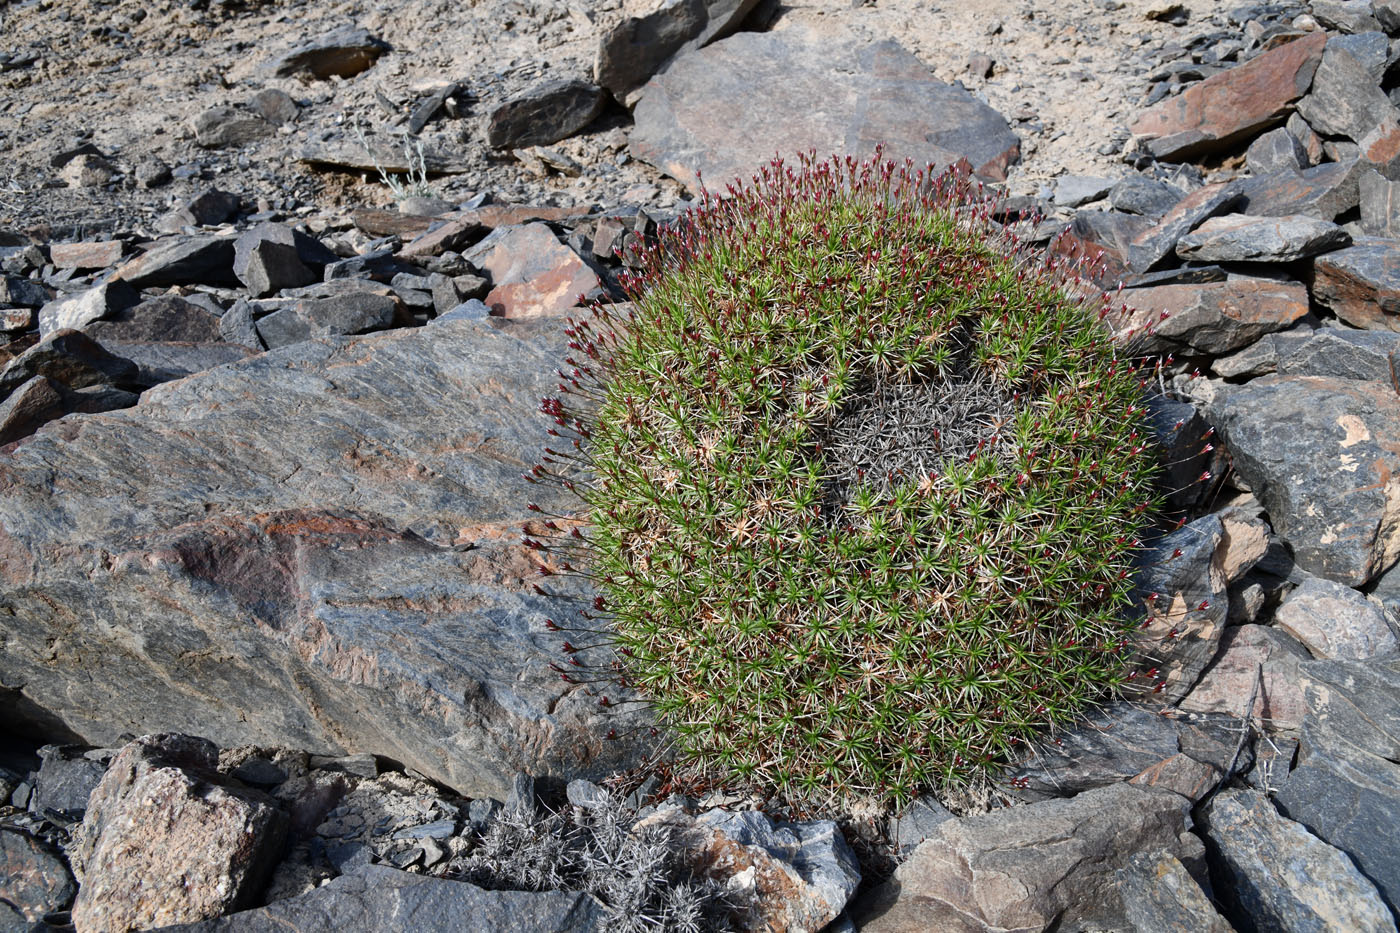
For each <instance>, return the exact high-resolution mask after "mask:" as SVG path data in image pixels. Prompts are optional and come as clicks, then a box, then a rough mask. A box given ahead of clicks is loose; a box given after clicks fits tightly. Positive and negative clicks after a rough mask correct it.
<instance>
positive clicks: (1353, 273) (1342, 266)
mask: <svg viewBox="0 0 1400 933" xmlns="http://www.w3.org/2000/svg"><path fill="white" fill-rule="evenodd" d="M1312 294H1313V299H1314V300H1315V301H1317V303H1318V304H1320V305H1322V306H1323V307H1324V308H1327V309H1328V310H1330V311H1331V312H1332V313H1333V314H1335V315H1337V317H1339V318H1341V319H1342V320H1343V321H1345V322H1347V323H1348V324H1350V325H1351V326H1353V327H1364V328H1368V329H1373V330H1393V331H1400V243H1397V242H1396V241H1395V240H1392V239H1388V238H1382V237H1361V238H1360V239H1358V240H1357V241H1356V242H1355V243H1353V244H1352V245H1351V246H1349V247H1347V248H1346V249H1341V250H1337V251H1336V252H1333V253H1328V254H1327V255H1325V256H1319V257H1318V258H1317V259H1316V260H1315V261H1314V263H1313V293H1312Z"/></svg>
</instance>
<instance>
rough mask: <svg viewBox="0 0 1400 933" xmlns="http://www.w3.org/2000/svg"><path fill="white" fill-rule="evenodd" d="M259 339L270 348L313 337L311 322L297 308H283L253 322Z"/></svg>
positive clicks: (274, 348) (273, 348)
mask: <svg viewBox="0 0 1400 933" xmlns="http://www.w3.org/2000/svg"><path fill="white" fill-rule="evenodd" d="M253 326H254V328H256V330H257V335H258V340H259V342H260V343H262V344H263V346H265V347H267V348H268V349H269V350H276V349H278V348H280V347H288V346H291V345H292V344H294V343H301V342H302V341H304V340H310V339H311V322H310V321H308V320H307V319H306V318H304V317H302V316H301V315H300V314H298V313H297V312H296V309H295V308H282V309H281V310H279V311H274V312H272V313H271V314H269V315H267V316H265V317H261V318H258V319H257V320H256V321H254V322H253Z"/></svg>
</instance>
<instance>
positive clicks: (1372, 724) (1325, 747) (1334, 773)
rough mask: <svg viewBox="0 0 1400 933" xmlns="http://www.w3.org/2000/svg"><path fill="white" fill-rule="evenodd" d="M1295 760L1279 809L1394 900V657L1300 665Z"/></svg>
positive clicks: (1398, 699) (1399, 806)
mask: <svg viewBox="0 0 1400 933" xmlns="http://www.w3.org/2000/svg"><path fill="white" fill-rule="evenodd" d="M1301 670H1302V679H1303V695H1304V697H1305V699H1306V701H1307V704H1308V712H1307V714H1306V715H1305V716H1304V718H1303V730H1302V741H1301V744H1300V746H1299V753H1298V764H1297V767H1295V768H1294V769H1293V771H1292V773H1291V774H1289V776H1288V780H1287V781H1286V782H1285V783H1284V785H1283V787H1282V788H1280V789H1279V792H1278V796H1277V802H1278V807H1279V809H1280V810H1281V811H1282V812H1283V814H1284V816H1286V817H1288V818H1289V819H1291V820H1295V821H1297V822H1299V823H1302V824H1303V825H1304V826H1306V827H1307V828H1308V830H1309V831H1311V832H1312V833H1313V835H1315V836H1317V837H1318V838H1320V839H1322V840H1324V841H1326V842H1328V843H1330V844H1331V845H1333V846H1336V847H1337V848H1338V849H1341V850H1342V851H1343V852H1345V853H1346V854H1347V855H1349V856H1350V857H1351V860H1352V861H1353V862H1355V863H1356V867H1357V868H1359V869H1360V870H1361V874H1363V875H1364V876H1365V877H1366V878H1367V879H1369V880H1370V881H1371V882H1372V883H1373V884H1374V885H1375V886H1376V889H1377V890H1378V891H1379V892H1380V895H1381V898H1382V899H1383V900H1384V901H1385V903H1386V906H1387V907H1389V908H1390V910H1391V911H1395V910H1396V909H1397V906H1398V905H1400V835H1397V834H1396V833H1395V832H1394V829H1393V828H1394V827H1395V826H1396V825H1397V822H1396V821H1397V820H1400V765H1397V764H1396V762H1397V761H1400V660H1397V659H1393V658H1392V659H1386V660H1383V661H1312V662H1308V663H1305V664H1303V665H1301Z"/></svg>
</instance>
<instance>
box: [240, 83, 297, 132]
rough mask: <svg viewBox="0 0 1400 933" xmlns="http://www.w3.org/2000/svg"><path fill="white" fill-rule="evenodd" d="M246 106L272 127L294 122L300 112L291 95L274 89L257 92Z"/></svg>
mask: <svg viewBox="0 0 1400 933" xmlns="http://www.w3.org/2000/svg"><path fill="white" fill-rule="evenodd" d="M248 106H249V107H251V108H253V110H254V112H256V113H257V114H258V116H260V117H262V118H263V119H264V120H266V121H267V122H269V123H271V124H272V125H273V126H283V125H285V124H287V123H293V122H295V121H296V118H297V114H298V113H300V111H301V108H300V107H298V106H297V102H296V101H295V100H293V99H292V95H290V94H288V93H287V92H286V91H283V90H281V89H279V88H275V87H269V88H264V89H263V90H261V91H258V93H256V94H254V95H253V98H252V100H250V101H248Z"/></svg>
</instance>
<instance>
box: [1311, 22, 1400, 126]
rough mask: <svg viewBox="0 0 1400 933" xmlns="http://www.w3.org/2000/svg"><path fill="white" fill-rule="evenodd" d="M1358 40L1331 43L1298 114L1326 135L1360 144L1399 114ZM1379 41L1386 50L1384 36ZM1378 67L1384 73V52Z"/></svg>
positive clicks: (1349, 39)
mask: <svg viewBox="0 0 1400 933" xmlns="http://www.w3.org/2000/svg"><path fill="white" fill-rule="evenodd" d="M1314 35H1322V34H1321V33H1316V34H1314ZM1375 35H1378V36H1379V35H1380V34H1379V33H1377V34H1375ZM1355 38H1357V37H1350V36H1345V37H1344V36H1339V37H1335V38H1333V39H1331V40H1330V41H1328V43H1327V49H1326V51H1324V52H1323V54H1322V62H1321V64H1320V65H1318V68H1317V74H1316V75H1315V76H1314V77H1313V82H1312V89H1311V91H1309V93H1308V95H1307V96H1306V97H1304V98H1303V99H1302V100H1300V101H1298V113H1299V114H1301V115H1302V117H1303V119H1305V120H1307V121H1308V125H1310V126H1311V127H1312V128H1313V129H1314V130H1316V131H1317V132H1319V133H1321V134H1322V135H1324V136H1344V137H1346V138H1347V139H1351V140H1353V141H1356V142H1360V141H1361V140H1362V139H1364V138H1365V137H1366V135H1367V134H1368V133H1370V132H1371V131H1372V130H1374V129H1375V128H1376V127H1378V126H1380V125H1381V123H1383V122H1386V121H1394V120H1395V118H1396V117H1397V116H1400V112H1397V111H1396V109H1395V105H1393V104H1392V103H1391V102H1390V99H1389V98H1388V97H1386V95H1385V91H1383V90H1381V88H1380V76H1379V74H1377V71H1376V67H1375V62H1374V60H1373V57H1372V56H1370V55H1368V54H1367V50H1366V49H1365V48H1364V47H1358V46H1357V45H1356V43H1355V42H1354V41H1353V40H1354V39H1355ZM1380 39H1381V45H1382V47H1384V45H1385V41H1384V40H1385V37H1384V36H1380ZM1379 65H1380V70H1384V68H1385V54H1384V52H1383V53H1382V56H1381V58H1380V62H1379Z"/></svg>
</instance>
